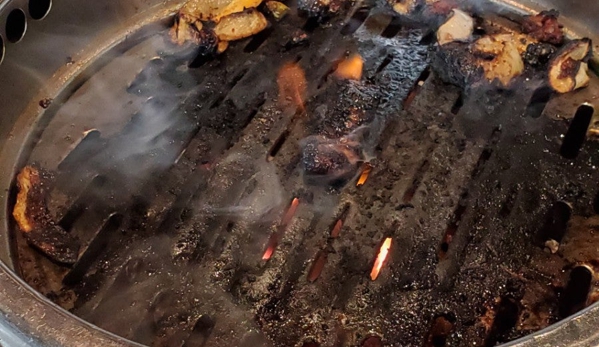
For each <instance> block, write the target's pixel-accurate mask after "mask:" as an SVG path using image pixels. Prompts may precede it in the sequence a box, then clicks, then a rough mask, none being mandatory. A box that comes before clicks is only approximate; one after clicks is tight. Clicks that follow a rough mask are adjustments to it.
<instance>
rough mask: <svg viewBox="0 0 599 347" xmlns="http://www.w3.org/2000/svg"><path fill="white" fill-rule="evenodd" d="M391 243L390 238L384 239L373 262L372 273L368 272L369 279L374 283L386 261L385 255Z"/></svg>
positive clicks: (387, 253)
mask: <svg viewBox="0 0 599 347" xmlns="http://www.w3.org/2000/svg"><path fill="white" fill-rule="evenodd" d="M391 241H392V239H391V238H390V237H388V238H386V239H385V242H383V245H382V246H381V248H380V250H379V254H378V255H377V256H376V260H375V261H374V266H372V271H370V279H371V280H373V281H375V280H376V279H377V277H379V273H380V272H381V268H382V267H383V263H384V262H385V260H386V259H387V255H389V250H390V249H391Z"/></svg>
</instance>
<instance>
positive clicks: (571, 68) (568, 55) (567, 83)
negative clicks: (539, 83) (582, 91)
mask: <svg viewBox="0 0 599 347" xmlns="http://www.w3.org/2000/svg"><path fill="white" fill-rule="evenodd" d="M591 47H592V45H591V40H589V39H581V40H573V41H572V42H570V43H568V44H567V45H565V46H564V47H563V48H562V49H561V50H560V51H559V52H558V53H557V54H556V56H555V57H554V58H553V59H552V60H551V62H550V63H549V85H550V86H551V88H553V89H554V90H555V91H557V92H559V93H568V92H571V91H573V90H576V89H579V88H584V87H586V86H587V85H588V84H589V81H590V79H589V75H588V70H589V66H588V64H587V62H588V59H589V58H590V56H591Z"/></svg>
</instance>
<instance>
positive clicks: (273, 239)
mask: <svg viewBox="0 0 599 347" xmlns="http://www.w3.org/2000/svg"><path fill="white" fill-rule="evenodd" d="M278 243H279V242H278V236H277V234H276V233H274V234H272V235H270V239H268V245H267V246H266V251H264V254H263V255H262V260H268V259H270V258H271V257H272V255H273V254H274V253H275V248H277V244H278Z"/></svg>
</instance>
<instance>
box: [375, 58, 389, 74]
mask: <svg viewBox="0 0 599 347" xmlns="http://www.w3.org/2000/svg"><path fill="white" fill-rule="evenodd" d="M392 61H393V55H392V54H388V55H387V56H386V57H385V59H383V61H382V62H381V65H379V67H378V68H377V69H376V73H377V74H378V73H381V71H383V70H384V69H385V68H386V67H387V65H389V64H391V62H392Z"/></svg>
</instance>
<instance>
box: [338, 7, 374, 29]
mask: <svg viewBox="0 0 599 347" xmlns="http://www.w3.org/2000/svg"><path fill="white" fill-rule="evenodd" d="M369 13H370V7H360V8H359V9H357V10H356V11H355V12H354V14H353V15H352V16H351V18H350V19H349V21H348V22H347V24H345V25H344V26H343V28H341V35H350V34H353V33H355V32H356V31H357V30H358V29H359V28H360V27H361V26H362V24H363V23H364V21H365V20H366V18H368V14H369Z"/></svg>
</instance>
